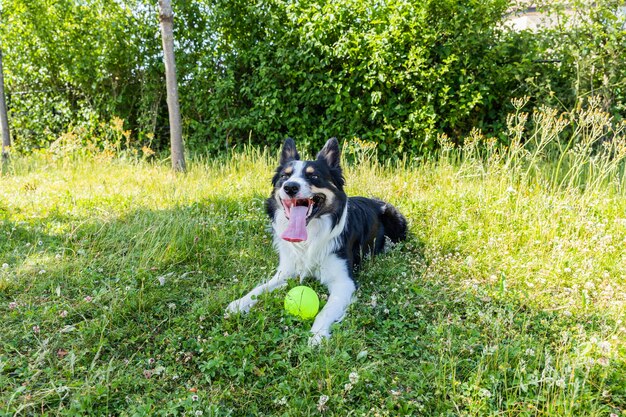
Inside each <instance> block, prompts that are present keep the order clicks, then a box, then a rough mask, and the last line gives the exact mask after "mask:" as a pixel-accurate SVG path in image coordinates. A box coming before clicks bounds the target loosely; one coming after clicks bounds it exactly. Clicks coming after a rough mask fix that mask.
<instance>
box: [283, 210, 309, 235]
mask: <svg viewBox="0 0 626 417" xmlns="http://www.w3.org/2000/svg"><path fill="white" fill-rule="evenodd" d="M308 211H309V208H308V207H307V206H294V207H292V208H291V212H290V213H289V224H288V225H287V230H285V231H284V232H283V234H282V235H280V237H282V238H283V239H285V240H287V241H289V242H302V241H304V240H306V239H307V234H306V213H307V212H308Z"/></svg>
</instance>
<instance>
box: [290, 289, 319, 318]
mask: <svg viewBox="0 0 626 417" xmlns="http://www.w3.org/2000/svg"><path fill="white" fill-rule="evenodd" d="M319 308H320V299H319V298H317V294H316V293H315V291H313V289H312V288H309V287H306V286H304V285H300V286H298V287H294V288H292V289H291V290H289V292H288V293H287V296H286V297H285V310H287V312H288V313H289V314H292V315H294V316H297V317H300V318H303V319H305V320H306V319H312V318H313V317H315V315H316V314H317V311H318V310H319Z"/></svg>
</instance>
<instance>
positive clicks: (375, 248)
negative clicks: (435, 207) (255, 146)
mask: <svg viewBox="0 0 626 417" xmlns="http://www.w3.org/2000/svg"><path fill="white" fill-rule="evenodd" d="M339 159H340V150H339V144H338V143H337V139H335V138H332V139H330V140H329V141H328V142H326V145H324V147H323V148H322V150H321V151H320V152H319V153H318V154H317V159H316V160H314V161H301V160H300V155H299V154H298V151H297V150H296V145H295V143H294V141H293V140H292V139H287V140H286V141H285V143H284V145H283V149H282V153H281V158H280V166H279V167H278V168H277V169H276V173H275V175H274V178H273V179H272V184H273V186H274V190H273V191H272V194H271V196H270V198H268V199H267V201H266V209H267V214H268V215H269V217H270V219H271V220H272V229H273V232H274V246H275V247H276V249H277V251H278V254H279V258H280V261H279V265H278V270H277V271H276V275H274V277H273V278H272V279H270V280H269V281H268V282H266V283H264V284H262V285H259V286H258V287H256V288H255V289H253V290H252V291H250V292H249V293H248V294H246V295H245V296H244V297H242V298H240V299H238V300H235V301H233V302H232V303H230V304H229V305H228V307H227V309H226V311H227V314H229V313H236V312H247V311H249V310H250V308H251V307H252V306H253V305H254V304H256V302H257V300H256V298H257V297H258V296H259V295H260V294H262V293H264V292H269V291H273V290H275V289H276V288H279V287H282V286H284V285H286V283H287V280H288V279H290V278H295V277H300V280H302V279H303V278H304V277H308V276H313V277H315V278H317V279H318V280H319V281H320V282H321V283H322V284H324V285H325V286H326V287H327V288H328V292H329V297H328V302H327V303H326V305H325V306H324V308H323V309H322V311H321V312H320V313H319V314H318V315H317V317H316V318H315V322H314V323H313V327H312V328H311V333H313V336H312V337H311V339H310V343H311V344H312V345H316V344H319V342H321V341H322V339H323V338H327V337H329V336H330V326H331V325H332V324H333V323H334V322H337V321H340V320H341V319H342V318H343V316H344V314H345V312H346V309H347V308H348V306H349V305H350V303H351V301H352V295H353V293H354V291H355V290H356V284H355V281H354V270H355V268H356V267H357V266H358V265H359V263H360V262H361V259H363V257H365V256H368V255H375V254H377V253H380V252H382V251H383V250H384V248H385V243H386V242H387V240H389V241H391V242H394V243H395V242H398V241H400V240H403V239H405V238H406V235H407V222H406V219H405V218H404V217H403V216H402V214H400V213H399V212H398V210H396V208H395V207H393V206H392V205H390V204H387V203H385V202H383V201H380V200H374V199H369V198H364V197H349V198H348V196H346V193H345V192H344V190H343V186H344V178H343V174H342V171H341V167H340V164H339Z"/></svg>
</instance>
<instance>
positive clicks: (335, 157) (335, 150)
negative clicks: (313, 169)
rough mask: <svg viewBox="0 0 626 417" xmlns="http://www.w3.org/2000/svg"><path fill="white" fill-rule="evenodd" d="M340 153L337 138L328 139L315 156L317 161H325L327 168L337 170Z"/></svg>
mask: <svg viewBox="0 0 626 417" xmlns="http://www.w3.org/2000/svg"><path fill="white" fill-rule="evenodd" d="M340 156H341V151H340V150H339V142H337V138H330V139H328V141H327V142H326V145H324V147H323V148H322V150H321V151H319V153H318V154H317V159H321V160H324V161H326V163H327V164H328V166H329V167H331V168H338V167H339V160H340Z"/></svg>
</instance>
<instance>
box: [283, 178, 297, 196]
mask: <svg viewBox="0 0 626 417" xmlns="http://www.w3.org/2000/svg"><path fill="white" fill-rule="evenodd" d="M283 190H285V192H286V193H287V195H288V196H289V197H294V196H295V195H296V194H298V191H300V184H298V183H297V182H293V181H290V182H286V183H285V184H283Z"/></svg>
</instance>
